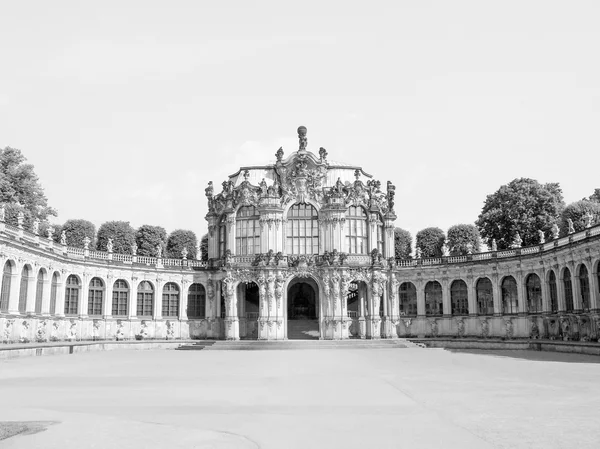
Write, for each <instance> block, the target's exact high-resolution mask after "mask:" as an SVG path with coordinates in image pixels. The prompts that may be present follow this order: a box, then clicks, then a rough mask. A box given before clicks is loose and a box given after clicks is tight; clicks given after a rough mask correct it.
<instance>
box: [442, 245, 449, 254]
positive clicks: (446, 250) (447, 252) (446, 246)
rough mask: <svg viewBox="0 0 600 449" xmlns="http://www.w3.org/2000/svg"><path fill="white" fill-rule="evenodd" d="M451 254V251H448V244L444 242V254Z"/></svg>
mask: <svg viewBox="0 0 600 449" xmlns="http://www.w3.org/2000/svg"><path fill="white" fill-rule="evenodd" d="M449 255H450V252H449V251H448V245H447V244H446V243H444V244H443V245H442V256H444V257H448V256H449Z"/></svg>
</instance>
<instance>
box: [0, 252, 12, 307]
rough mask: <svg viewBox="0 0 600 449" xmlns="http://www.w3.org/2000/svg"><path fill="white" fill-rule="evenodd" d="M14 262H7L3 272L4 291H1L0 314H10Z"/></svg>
mask: <svg viewBox="0 0 600 449" xmlns="http://www.w3.org/2000/svg"><path fill="white" fill-rule="evenodd" d="M12 267H13V266H12V262H11V261H10V260H7V261H6V263H5V264H4V270H3V271H2V290H1V291H0V312H4V313H6V312H8V298H9V297H10V283H11V279H12V271H13V268H12Z"/></svg>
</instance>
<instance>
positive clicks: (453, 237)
mask: <svg viewBox="0 0 600 449" xmlns="http://www.w3.org/2000/svg"><path fill="white" fill-rule="evenodd" d="M447 246H448V251H449V253H450V255H451V256H464V255H465V254H469V252H472V253H478V252H479V251H480V248H481V236H480V235H479V230H478V229H477V227H476V226H475V225H472V224H457V225H454V226H451V227H450V229H448V240H447Z"/></svg>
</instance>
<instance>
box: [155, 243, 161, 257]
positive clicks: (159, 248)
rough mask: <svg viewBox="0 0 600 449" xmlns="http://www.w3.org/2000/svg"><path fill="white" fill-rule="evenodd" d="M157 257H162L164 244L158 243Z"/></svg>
mask: <svg viewBox="0 0 600 449" xmlns="http://www.w3.org/2000/svg"><path fill="white" fill-rule="evenodd" d="M156 257H157V258H158V259H160V258H161V257H162V244H160V243H159V244H158V245H156Z"/></svg>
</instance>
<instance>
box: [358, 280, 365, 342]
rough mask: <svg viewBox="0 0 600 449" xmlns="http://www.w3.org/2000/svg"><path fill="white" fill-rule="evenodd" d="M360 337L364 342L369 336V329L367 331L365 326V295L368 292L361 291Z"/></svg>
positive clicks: (359, 307) (359, 308)
mask: <svg viewBox="0 0 600 449" xmlns="http://www.w3.org/2000/svg"><path fill="white" fill-rule="evenodd" d="M363 285H364V284H362V283H361V284H360V286H361V287H362V286H363ZM358 294H359V296H358V301H359V304H358V336H359V338H360V339H362V340H364V338H365V336H366V335H367V329H366V324H365V295H366V294H367V292H366V291H361V289H359V290H358Z"/></svg>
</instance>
